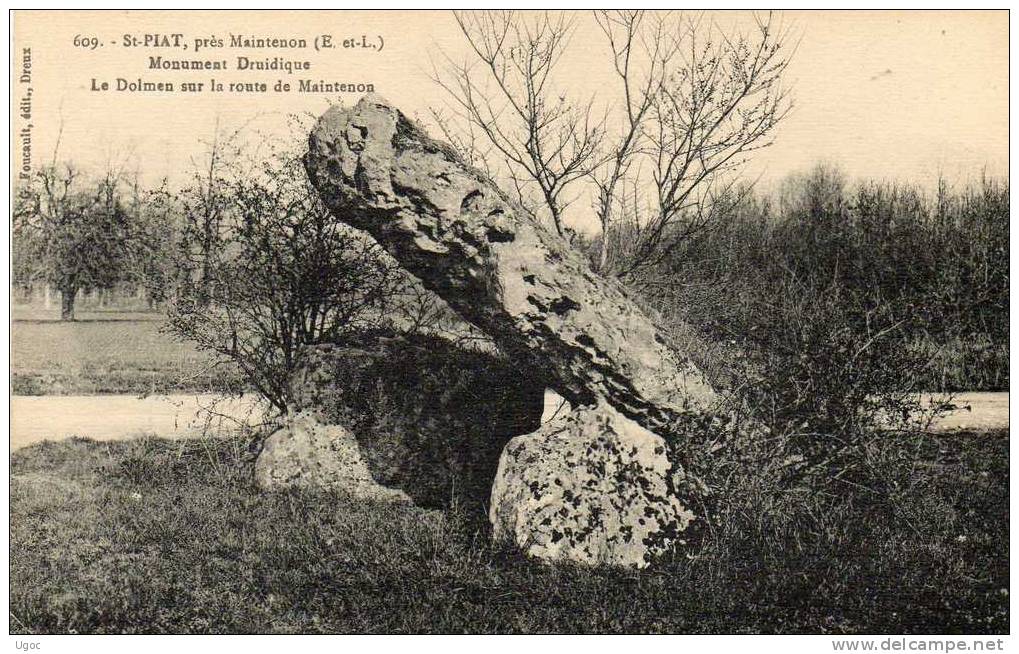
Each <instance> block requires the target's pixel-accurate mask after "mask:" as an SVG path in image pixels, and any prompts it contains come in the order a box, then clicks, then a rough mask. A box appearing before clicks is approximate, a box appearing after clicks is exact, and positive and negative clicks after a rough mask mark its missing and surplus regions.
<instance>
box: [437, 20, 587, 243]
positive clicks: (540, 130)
mask: <svg viewBox="0 0 1019 654" xmlns="http://www.w3.org/2000/svg"><path fill="white" fill-rule="evenodd" d="M455 15H456V20H457V23H458V24H459V26H460V29H461V30H462V31H463V34H464V36H465V37H466V39H467V42H468V44H469V45H470V47H471V51H472V53H473V55H474V61H466V62H462V63H459V62H454V61H453V60H452V59H447V62H446V64H447V65H446V67H445V70H436V74H435V80H436V81H437V82H438V83H439V84H440V85H441V86H442V87H443V88H444V89H445V90H446V91H447V92H448V93H449V96H450V98H452V100H453V103H452V105H453V111H454V113H455V114H456V117H457V118H458V119H460V122H461V123H463V124H465V125H466V126H467V127H466V129H465V132H466V135H467V138H466V139H454V140H455V141H457V143H458V144H459V145H460V147H463V146H464V145H465V144H466V145H468V146H469V147H473V144H475V143H476V142H477V138H476V137H477V135H478V134H483V135H484V137H485V140H487V142H488V143H489V144H490V145H491V146H492V148H491V153H490V156H483V157H482V158H484V159H485V160H486V162H487V165H484V166H481V167H484V168H486V169H487V170H492V169H493V168H494V166H493V165H492V162H491V159H492V158H493V157H494V158H495V159H497V160H499V163H500V164H502V165H503V167H504V169H505V172H506V175H507V177H508V178H509V181H510V184H511V185H512V186H513V190H514V192H515V193H516V195H517V197H518V199H519V200H520V203H521V206H524V207H525V208H527V209H528V210H529V211H532V212H533V213H539V214H540V213H541V212H542V211H544V212H547V214H548V216H549V218H550V219H551V221H552V224H553V226H554V227H555V229H556V231H557V232H559V234H564V229H563V211H564V210H565V209H566V207H567V205H568V204H569V203H570V202H571V201H572V198H570V197H569V196H568V195H567V189H569V188H570V187H571V186H572V185H573V184H574V183H575V182H577V181H580V180H582V179H584V178H586V177H587V176H588V175H589V174H590V173H591V172H592V171H593V170H594V169H595V168H596V167H597V166H598V165H599V164H600V158H599V146H600V143H601V139H602V136H603V134H604V118H603V117H602V118H599V117H598V116H596V115H595V111H594V104H593V102H586V103H575V102H574V101H573V100H572V99H570V98H568V97H567V95H566V93H564V92H563V91H562V89H561V87H557V86H556V83H555V80H554V79H553V78H554V73H555V70H556V66H557V64H558V63H559V61H560V59H561V57H562V55H563V53H564V52H565V51H566V49H567V47H568V46H569V43H570V36H571V34H572V32H573V19H572V18H568V17H567V14H566V13H564V12H540V13H538V14H535V15H532V16H525V15H523V14H519V13H516V12H512V11H473V12H456V14H455ZM436 115H438V114H436ZM440 124H444V121H440ZM447 127H448V125H447ZM444 131H447V132H448V129H446V128H444ZM447 135H448V134H447ZM535 187H536V189H537V196H538V197H539V199H540V202H539V203H534V202H531V201H530V197H531V194H532V190H533V189H534V188H535Z"/></svg>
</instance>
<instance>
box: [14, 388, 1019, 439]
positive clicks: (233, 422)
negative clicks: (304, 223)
mask: <svg viewBox="0 0 1019 654" xmlns="http://www.w3.org/2000/svg"><path fill="white" fill-rule="evenodd" d="M557 398H558V396H556V395H555V394H554V393H548V394H546V407H545V414H546V417H549V416H551V415H552V414H553V413H555V410H556V409H557V408H558V402H556V399H557ZM217 400H219V401H218V403H217ZM955 405H956V406H958V407H959V408H958V409H956V410H955V411H953V412H951V413H950V414H949V415H947V416H945V417H944V418H942V419H941V420H940V421H938V423H936V424H935V425H934V428H935V429H936V430H938V431H956V430H964V429H1007V428H1008V393H961V394H959V395H957V396H956V398H955ZM210 406H215V410H216V412H217V413H218V414H220V415H218V416H217V417H215V418H213V419H211V420H209V422H208V424H206V418H204V417H203V416H204V415H205V414H204V408H205V407H210ZM260 420H261V412H260V405H259V404H258V402H257V401H256V400H255V398H254V397H243V398H239V399H230V400H221V399H219V396H216V395H160V396H152V397H146V398H139V397H137V396H134V395H44V396H32V397H27V396H15V397H12V398H11V450H16V449H18V448H20V447H25V446H27V445H31V444H33V443H38V442H40V441H43V440H59V439H63V438H69V437H71V436H87V437H89V438H93V439H96V440H123V439H127V438H136V437H137V436H139V435H141V434H155V435H156V436H161V437H164V438H190V437H194V436H197V435H200V434H201V433H202V432H203V428H205V427H206V426H207V427H208V430H207V432H206V433H209V434H213V435H225V434H229V433H231V432H234V431H236V430H237V429H239V428H240V427H241V425H244V424H247V425H254V424H257V423H259V422H260Z"/></svg>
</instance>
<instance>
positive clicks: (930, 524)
mask: <svg viewBox="0 0 1019 654" xmlns="http://www.w3.org/2000/svg"><path fill="white" fill-rule="evenodd" d="M904 447H905V446H904ZM11 475H12V478H11V541H10V574H11V577H10V580H11V608H10V610H11V625H12V626H11V629H12V631H13V632H14V633H76V632H77V633H121V632H129V633H133V632H146V633H152V632H174V633H193V632H200V633H208V632H212V633H219V632H230V633H249V632H250V633H262V632H302V633H303V632H311V633H317V632H328V633H337V632H340V633H346V632H397V633H401V632H453V633H456V632H532V633H533V632H538V633H546V632H557V633H560V632H567V633H572V632H605V633H615V632H630V633H633V632H636V633H643V632H684V633H692V632H725V633H730V632H737V633H743V632H746V633H755V632H762V633H775V632H781V633H797V632H811V633H813V632H819V633H833V634H835V633H854V632H870V633H899V632H906V633H924V632H926V633H1004V632H1007V631H1008V629H1009V618H1008V588H1009V570H1008V552H1009V542H1008V520H1009V517H1008V479H1009V469H1008V439H1007V437H1006V435H1005V434H1004V433H989V434H967V435H963V436H955V437H951V438H940V439H934V440H930V441H927V443H926V445H925V447H924V452H923V463H922V466H921V469H920V470H919V471H918V474H917V475H916V478H917V479H921V480H922V482H921V483H919V484H918V485H916V486H915V487H914V488H910V489H907V490H905V491H903V492H901V493H898V494H897V495H896V496H895V498H896V499H895V500H894V501H892V502H875V503H871V504H854V503H852V502H849V501H848V500H847V501H845V502H842V500H841V499H839V502H842V503H841V504H838V505H837V506H838V507H841V508H839V509H837V511H835V512H834V513H832V510H831V508H830V507H831V506H834V505H827V506H828V507H829V508H828V510H826V511H821V512H820V514H819V515H817V516H816V517H815V519H811V520H807V519H801V518H795V519H794V518H790V517H789V516H785V515H782V514H781V513H782V511H784V510H785V509H781V508H778V507H781V506H790V505H807V507H808V509H810V511H814V510H815V508H810V507H814V506H815V505H814V504H813V503H814V502H815V500H816V498H813V497H808V498H807V499H806V500H803V501H801V500H796V501H795V502H792V503H785V504H783V503H781V502H779V503H778V504H775V503H772V504H771V505H761V506H760V507H758V512H757V513H756V514H754V515H750V516H749V517H748V518H747V520H748V523H747V524H746V525H737V526H736V527H737V528H736V529H735V530H729V532H728V533H730V537H727V538H725V539H716V540H712V538H711V536H710V535H708V536H706V542H705V543H703V545H702V546H701V547H700V548H698V549H697V550H696V555H695V556H687V555H685V554H683V553H678V554H676V555H675V556H674V557H672V558H671V559H669V560H666V561H664V562H662V563H661V564H659V565H657V566H656V567H653V568H651V569H649V570H646V571H643V572H639V573H638V572H624V571H618V570H610V569H603V570H591V569H585V568H579V567H573V566H555V565H545V564H540V563H536V562H533V561H530V560H525V559H523V558H522V557H520V556H519V555H517V554H515V553H513V552H511V551H506V550H503V549H499V548H498V547H494V546H492V545H490V544H489V540H488V534H487V533H485V531H484V529H485V528H484V527H483V526H481V527H477V526H476V525H483V524H484V520H483V518H482V519H479V516H465V515H462V514H461V513H458V512H457V511H455V510H449V511H444V512H443V511H429V510H424V509H419V508H414V507H409V506H393V505H379V504H370V503H365V502H359V501H355V500H352V499H349V498H345V497H341V496H336V495H330V494H324V493H312V492H285V493H261V492H258V491H257V490H256V489H255V488H254V487H253V485H252V482H251V479H250V455H249V454H248V453H247V450H246V447H245V446H244V443H243V441H241V440H239V439H237V440H221V441H176V442H171V441H164V440H141V441H131V442H120V443H97V442H92V441H88V440H72V441H65V442H61V443H45V444H41V445H37V446H32V447H29V448H26V449H23V450H19V451H17V452H15V453H14V454H13V456H12V459H11ZM817 506H820V505H819V504H818V505H817ZM810 511H808V512H807V513H808V514H809V513H810ZM804 515H806V514H804ZM783 521H784V522H783ZM783 524H784V525H785V526H784V527H782V526H781V525H783ZM472 525H475V526H472ZM733 534H735V535H733Z"/></svg>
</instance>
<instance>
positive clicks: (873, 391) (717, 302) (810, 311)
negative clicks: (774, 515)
mask: <svg viewBox="0 0 1019 654" xmlns="http://www.w3.org/2000/svg"><path fill="white" fill-rule="evenodd" d="M727 212H728V218H729V219H728V220H727V221H723V222H721V223H719V224H718V225H717V226H716V227H715V228H714V229H713V230H711V231H707V232H703V233H701V234H699V235H695V236H693V237H691V238H690V239H688V240H687V241H685V242H684V243H683V245H682V247H681V248H679V249H678V250H676V251H675V252H674V256H673V258H672V259H671V260H670V261H669V262H668V264H667V265H665V266H662V267H659V268H658V269H657V270H655V271H654V272H653V274H651V275H648V276H645V277H644V278H642V279H636V280H630V281H631V283H633V284H634V285H636V286H637V287H638V289H639V290H640V291H641V292H642V294H643V295H644V297H645V298H646V299H647V301H648V302H649V303H651V304H654V305H656V306H657V307H658V308H659V309H660V310H662V311H663V312H664V313H665V314H666V316H667V318H668V319H669V320H671V321H673V322H676V323H680V324H682V323H686V324H689V325H691V326H692V328H693V330H695V331H698V332H699V333H700V335H701V337H702V338H703V340H704V341H706V342H707V343H708V344H709V347H705V348H703V352H706V353H707V356H704V354H703V352H702V355H701V358H702V359H703V360H702V361H699V363H700V364H701V366H702V368H704V369H705V370H706V371H707V372H708V374H709V375H710V376H711V377H712V378H713V381H714V382H715V384H716V385H717V386H719V387H721V388H723V389H725V391H726V392H727V393H728V395H729V397H730V400H731V403H732V404H731V406H730V408H731V409H732V412H733V415H734V417H735V421H734V422H733V424H730V425H729V426H728V427H726V429H725V430H722V431H721V432H719V431H718V430H710V429H709V430H708V432H707V439H706V440H704V439H700V440H701V445H699V446H694V447H695V449H696V447H700V448H701V450H702V451H701V452H700V453H697V452H693V453H687V454H686V455H685V460H686V461H687V462H688V463H689V464H690V465H693V466H694V467H695V468H697V467H703V468H704V470H702V471H701V474H703V475H704V476H706V477H711V476H712V473H711V472H710V470H711V469H716V468H718V466H722V467H725V465H727V464H732V465H739V466H746V467H747V468H748V469H749V470H752V471H754V474H757V475H760V477H761V478H760V479H759V480H758V483H760V484H763V485H764V486H768V487H771V488H773V489H774V491H775V492H776V493H779V494H784V493H787V492H796V491H797V490H798V489H810V490H811V492H817V491H822V492H824V491H826V490H827V491H830V490H832V488H831V487H832V485H833V484H834V485H835V486H837V487H838V488H839V492H842V491H844V490H845V488H846V484H855V485H856V486H859V487H862V488H867V489H869V490H870V491H873V492H874V493H876V494H878V495H881V496H885V497H887V494H888V493H889V492H891V490H892V489H891V488H890V487H889V486H888V483H889V482H887V480H888V479H891V478H898V477H896V476H895V475H890V473H889V471H888V470H887V467H888V466H890V465H893V464H894V465H896V466H905V467H906V468H909V467H910V466H911V465H912V464H913V463H912V462H911V461H910V460H908V458H907V459H903V458H902V457H901V456H898V457H897V458H895V459H894V460H885V459H884V458H883V455H882V452H883V451H884V442H885V441H887V440H888V439H889V438H891V437H893V436H894V437H896V438H898V437H900V435H901V434H914V435H916V434H922V433H923V432H924V431H925V430H926V429H927V428H928V426H929V424H930V421H931V420H932V419H933V418H934V417H935V416H936V415H937V414H938V413H939V412H941V411H943V410H944V409H945V407H946V405H947V403H948V401H949V400H950V398H942V399H939V400H935V399H931V398H930V396H929V395H924V393H925V392H927V391H944V390H957V389H967V390H970V389H972V388H973V387H974V386H976V387H978V388H986V387H988V386H998V385H1000V384H1004V387H1005V388H1007V379H1008V373H1007V363H998V362H1001V361H1002V360H1003V359H1007V335H1006V334H1007V322H1008V321H1007V316H1008V311H1007V298H1008V275H1007V270H1008V264H1007V256H1000V255H1001V253H1002V252H1007V224H1008V220H1007V216H1008V199H1007V186H1002V185H999V184H997V183H995V182H991V181H986V180H985V181H984V182H983V184H982V185H981V186H980V187H979V188H974V189H967V190H966V191H964V192H962V193H957V194H951V193H949V192H948V190H947V189H946V188H945V187H944V186H942V187H941V188H940V189H939V192H938V194H937V196H936V197H935V198H930V197H928V196H926V195H925V194H923V193H922V192H920V191H918V190H916V189H913V188H909V187H901V186H894V185H879V184H861V185H859V186H857V187H856V188H855V189H852V190H851V189H849V188H848V185H847V184H846V182H845V180H844V177H843V176H842V175H841V174H839V173H838V171H836V170H832V169H830V168H827V167H819V168H817V169H815V170H814V171H812V172H811V173H810V174H808V175H806V176H801V177H797V178H793V179H791V180H790V181H789V182H787V183H786V185H785V186H784V187H783V189H782V194H781V195H780V196H779V197H778V198H777V199H772V198H768V197H761V196H755V195H754V194H752V193H746V194H742V195H741V196H740V197H739V198H737V199H735V200H733V201H732V203H731V204H730V205H729V207H728V208H727ZM961 343H967V344H968V345H967V346H965V347H963V346H961V345H960V344H961ZM953 346H954V347H955V349H954V350H952V351H951V354H949V353H947V352H946V348H950V347H953ZM1003 354H1004V356H1002V355H1003ZM988 363H991V364H994V367H993V368H992V369H988V365H987V364H988ZM1002 366H1004V370H1002ZM998 387H1000V386H998ZM684 438H685V439H687V440H690V439H691V437H690V436H689V435H684ZM921 439H922V436H915V440H916V441H917V447H919V446H920V440H921ZM692 440H693V441H695V442H696V441H698V440H699V439H698V437H697V435H696V434H694V435H693V437H692ZM915 450H916V448H915V447H914V448H905V449H903V450H901V451H905V452H909V451H915ZM879 461H880V462H881V463H880V465H879V464H878V462H879ZM735 462H738V464H737V463H735ZM879 469H880V470H879ZM730 472H731V471H730ZM733 474H735V473H733ZM740 474H742V473H740ZM715 477H716V478H718V479H728V477H727V476H726V475H721V476H718V475H715ZM726 485H727V483H722V482H719V483H716V487H717V488H716V489H715V490H716V494H717V492H723V491H720V490H719V489H720V488H721V487H722V486H726Z"/></svg>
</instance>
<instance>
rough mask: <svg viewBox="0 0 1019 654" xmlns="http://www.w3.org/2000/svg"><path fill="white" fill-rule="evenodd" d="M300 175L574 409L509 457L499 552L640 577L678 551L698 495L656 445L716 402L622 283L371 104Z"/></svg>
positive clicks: (370, 99)
mask: <svg viewBox="0 0 1019 654" xmlns="http://www.w3.org/2000/svg"><path fill="white" fill-rule="evenodd" d="M305 167H306V169H307V172H308V175H309V177H310V179H311V182H312V184H313V185H314V187H315V188H316V190H317V191H318V193H319V194H320V196H321V198H322V199H323V201H324V202H325V203H326V205H327V206H328V207H329V208H330V210H331V211H332V213H333V215H334V216H335V217H336V219H337V220H341V221H343V222H345V223H348V224H349V225H350V226H352V227H354V228H357V229H360V230H364V231H365V232H368V233H369V234H371V236H372V237H374V238H375V239H376V240H377V241H378V242H379V243H380V244H381V245H382V246H383V247H385V248H386V250H387V251H388V252H389V253H390V254H391V255H392V256H393V257H394V258H395V259H396V260H397V261H399V263H400V264H401V265H402V266H403V267H404V268H406V270H408V271H409V272H410V273H412V274H413V275H415V276H416V277H417V278H418V279H420V280H421V282H422V283H423V284H424V286H425V287H426V288H428V289H430V290H431V291H433V292H434V293H436V294H437V295H439V296H440V297H441V298H442V299H443V300H445V301H446V302H447V303H448V304H449V305H450V306H451V307H452V308H453V309H454V310H455V311H456V312H457V313H458V314H460V316H462V317H463V318H464V319H465V320H467V321H468V322H470V323H472V324H473V325H475V326H476V327H477V328H479V329H480V330H482V331H483V332H484V333H486V334H487V335H488V336H490V337H491V338H492V339H493V340H494V342H495V344H496V345H497V346H498V348H499V349H500V350H501V351H502V352H503V353H505V355H506V356H507V357H508V358H509V360H510V361H512V363H513V365H514V366H516V367H518V368H519V369H520V371H521V375H522V376H523V377H526V378H527V379H529V380H535V381H534V382H533V383H535V384H541V385H543V386H544V387H546V388H549V389H552V390H554V391H555V392H556V393H558V394H559V395H561V396H562V397H564V398H565V399H566V400H568V401H569V406H570V409H569V410H568V411H565V412H562V413H561V414H560V415H557V416H556V417H554V418H552V419H550V420H548V421H546V422H545V423H543V424H541V425H540V426H539V427H538V428H537V429H536V430H534V431H531V432H530V433H524V434H520V435H518V436H516V437H514V438H512V439H511V440H510V441H509V442H508V443H507V444H506V445H505V447H504V448H503V450H502V454H501V456H500V458H499V462H498V468H497V472H496V474H495V480H494V483H493V485H492V491H491V501H490V505H489V519H490V520H491V523H492V530H493V536H494V538H496V539H498V540H504V541H510V542H512V543H514V544H515V545H516V546H517V547H519V548H521V549H522V550H524V551H525V552H527V553H528V554H530V555H532V556H535V557H539V558H541V559H545V560H549V561H573V562H580V563H586V564H592V565H618V566H632V567H643V566H646V565H648V564H649V563H650V562H651V561H652V560H653V559H654V558H655V557H656V556H657V555H659V554H661V553H663V552H665V551H667V550H669V549H670V548H672V547H674V546H675V545H676V544H677V543H678V542H682V541H683V539H684V535H685V534H686V533H687V532H688V530H689V529H690V527H691V525H692V523H694V522H695V520H696V517H697V516H696V515H695V513H694V511H693V510H692V508H691V505H692V503H691V501H690V497H689V492H690V491H689V489H690V488H691V487H692V486H693V484H692V483H691V480H690V479H687V475H686V472H685V470H684V466H683V465H682V464H681V462H680V461H678V460H677V459H678V457H676V456H674V455H673V447H672V446H671V445H670V442H668V439H666V438H663V436H662V435H663V434H671V433H673V432H672V430H673V428H674V425H676V424H677V423H679V422H682V420H683V418H684V417H687V416H689V415H690V414H692V413H697V412H704V411H707V410H710V409H711V407H712V406H713V405H714V404H715V403H716V401H717V396H716V394H715V391H714V390H713V389H712V387H711V385H710V384H709V383H708V381H707V380H706V379H705V376H704V375H703V374H702V372H701V371H700V370H699V369H698V368H697V367H696V366H695V365H694V364H693V363H692V362H691V360H690V359H689V357H687V356H685V355H684V353H683V352H681V351H680V350H678V349H677V348H676V347H675V345H674V344H673V343H671V342H670V339H669V336H668V335H667V334H666V333H665V332H663V331H662V330H660V329H659V328H658V327H656V325H655V323H654V322H653V321H652V319H651V317H650V316H649V315H648V313H646V312H645V311H644V310H642V309H641V308H640V307H639V306H638V304H637V303H636V302H635V301H634V300H633V299H632V298H631V297H630V296H629V295H628V293H627V291H626V290H625V289H624V288H623V286H622V285H621V284H620V283H619V282H618V281H616V280H613V279H606V278H603V277H601V276H599V275H598V274H596V273H595V272H594V271H592V269H591V268H590V265H589V263H588V262H587V260H586V258H585V257H584V255H583V254H582V253H580V252H578V251H577V250H576V249H574V248H572V247H571V246H570V245H569V244H568V243H567V242H566V241H565V240H564V239H563V238H562V237H561V236H559V235H558V234H557V233H556V232H554V231H553V230H550V229H548V228H546V227H545V226H544V225H543V224H541V223H540V222H539V221H538V220H536V219H535V218H534V217H532V216H531V215H529V214H528V213H527V212H525V211H523V210H522V209H521V208H520V207H519V206H517V205H516V204H515V203H514V202H513V201H511V200H510V199H509V198H508V197H507V196H506V195H505V194H504V193H503V192H502V191H500V189H499V188H498V186H496V184H495V183H494V182H493V181H492V180H491V179H489V178H488V177H487V176H486V175H484V174H483V173H482V172H480V171H478V170H476V169H474V168H472V167H471V166H469V165H467V164H466V163H464V161H463V160H462V158H461V157H460V156H458V154H457V153H456V152H455V151H454V150H453V148H451V147H450V146H449V145H447V144H445V143H443V142H440V141H437V140H435V139H432V138H430V137H429V136H428V135H427V134H426V133H425V131H424V130H423V129H422V128H421V127H419V126H418V125H416V124H415V123H414V122H413V121H411V120H410V119H408V118H407V117H406V116H405V115H404V114H403V113H401V112H400V111H399V110H398V109H397V108H395V107H393V106H392V105H390V104H389V103H388V102H386V101H385V100H384V99H382V98H380V97H379V96H377V95H369V96H366V97H364V98H362V99H361V101H360V102H358V103H357V105H356V106H353V107H333V108H331V109H330V110H329V111H327V112H326V113H325V114H324V115H323V116H322V117H321V118H320V119H319V120H318V122H317V123H316V125H315V126H314V128H313V130H312V132H311V135H310V138H309V150H308V153H307V155H306V159H305ZM359 480H360V481H359V482H358V483H362V484H368V483H369V482H368V481H367V480H364V479H361V478H360V477H359Z"/></svg>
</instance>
